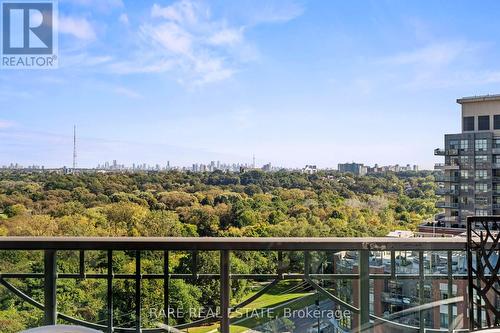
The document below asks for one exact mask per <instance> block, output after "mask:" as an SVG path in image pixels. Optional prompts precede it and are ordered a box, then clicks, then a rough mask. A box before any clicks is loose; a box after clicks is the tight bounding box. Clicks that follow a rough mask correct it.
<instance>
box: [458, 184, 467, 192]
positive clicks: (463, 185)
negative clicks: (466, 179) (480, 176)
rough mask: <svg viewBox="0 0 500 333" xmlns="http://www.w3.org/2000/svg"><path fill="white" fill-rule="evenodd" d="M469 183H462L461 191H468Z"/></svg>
mask: <svg viewBox="0 0 500 333" xmlns="http://www.w3.org/2000/svg"><path fill="white" fill-rule="evenodd" d="M468 190H469V184H460V191H468Z"/></svg>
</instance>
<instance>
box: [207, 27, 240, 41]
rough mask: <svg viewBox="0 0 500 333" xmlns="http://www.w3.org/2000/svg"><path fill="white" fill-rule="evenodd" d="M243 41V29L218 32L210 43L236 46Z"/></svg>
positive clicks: (210, 38)
mask: <svg viewBox="0 0 500 333" xmlns="http://www.w3.org/2000/svg"><path fill="white" fill-rule="evenodd" d="M242 40H243V28H240V29H223V30H220V31H216V32H215V33H214V34H213V35H212V36H210V37H209V39H208V41H209V42H210V43H211V44H213V45H224V44H227V45H234V44H237V43H240V42H241V41H242Z"/></svg>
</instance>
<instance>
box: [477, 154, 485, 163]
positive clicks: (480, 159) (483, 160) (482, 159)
mask: <svg viewBox="0 0 500 333" xmlns="http://www.w3.org/2000/svg"><path fill="white" fill-rule="evenodd" d="M475 159H476V162H488V156H487V155H476V156H475Z"/></svg>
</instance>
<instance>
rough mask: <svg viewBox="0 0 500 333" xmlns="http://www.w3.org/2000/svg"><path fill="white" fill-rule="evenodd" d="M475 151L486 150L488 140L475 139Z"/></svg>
mask: <svg viewBox="0 0 500 333" xmlns="http://www.w3.org/2000/svg"><path fill="white" fill-rule="evenodd" d="M475 147H476V151H486V150H488V140H486V139H476V145H475Z"/></svg>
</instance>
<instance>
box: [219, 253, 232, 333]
mask: <svg viewBox="0 0 500 333" xmlns="http://www.w3.org/2000/svg"><path fill="white" fill-rule="evenodd" d="M230 294H231V277H230V262H229V250H222V251H220V311H221V321H220V331H221V333H229V327H230V321H229V306H230V304H229V303H230Z"/></svg>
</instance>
